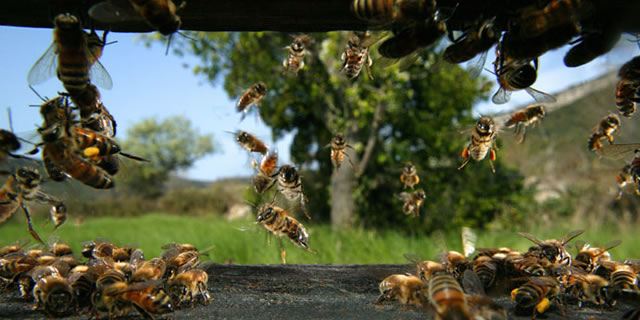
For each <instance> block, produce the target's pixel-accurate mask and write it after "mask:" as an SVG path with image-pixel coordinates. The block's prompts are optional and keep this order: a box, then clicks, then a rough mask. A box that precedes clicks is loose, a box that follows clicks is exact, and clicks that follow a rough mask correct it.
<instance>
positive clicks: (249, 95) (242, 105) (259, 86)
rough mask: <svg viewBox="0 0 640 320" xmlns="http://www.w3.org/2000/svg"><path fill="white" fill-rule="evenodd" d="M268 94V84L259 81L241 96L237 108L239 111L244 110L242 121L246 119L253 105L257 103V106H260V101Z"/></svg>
mask: <svg viewBox="0 0 640 320" xmlns="http://www.w3.org/2000/svg"><path fill="white" fill-rule="evenodd" d="M266 94H267V85H266V84H264V82H258V83H256V84H254V85H253V86H251V88H249V89H247V91H245V92H244V93H243V94H242V96H240V99H239V100H238V103H237V104H236V110H238V112H242V118H241V119H240V121H242V120H244V118H245V117H246V116H247V113H248V112H249V108H251V106H252V105H254V104H255V105H256V107H257V106H258V103H259V102H260V100H262V98H264V96H265V95H266Z"/></svg>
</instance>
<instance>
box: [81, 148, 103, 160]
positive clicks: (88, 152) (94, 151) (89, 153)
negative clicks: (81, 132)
mask: <svg viewBox="0 0 640 320" xmlns="http://www.w3.org/2000/svg"><path fill="white" fill-rule="evenodd" d="M83 153H84V156H85V157H87V158H95V157H97V156H98V154H100V149H98V148H96V147H89V148H86V149H84V151H83Z"/></svg>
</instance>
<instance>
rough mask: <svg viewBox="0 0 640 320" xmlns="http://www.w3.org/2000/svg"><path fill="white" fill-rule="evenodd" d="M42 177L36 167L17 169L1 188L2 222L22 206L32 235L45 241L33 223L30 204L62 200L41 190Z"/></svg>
mask: <svg viewBox="0 0 640 320" xmlns="http://www.w3.org/2000/svg"><path fill="white" fill-rule="evenodd" d="M41 182H42V178H41V176H40V172H39V171H38V169H36V168H30V167H23V168H20V169H17V170H16V171H15V173H12V174H11V175H10V176H9V179H7V181H6V182H5V184H4V186H3V187H2V189H0V223H2V222H5V221H6V220H7V219H9V218H10V217H11V216H12V215H13V214H14V213H15V212H16V211H18V209H19V208H22V211H24V214H25V216H26V217H27V227H28V229H29V233H30V234H31V236H32V237H33V238H34V239H36V240H37V241H39V242H40V243H44V242H43V241H42V239H41V238H40V236H39V235H38V233H37V232H36V231H35V230H34V229H33V226H32V224H31V213H30V212H29V209H28V204H29V203H32V202H40V203H46V204H49V205H54V206H55V205H58V204H60V202H61V201H60V200H58V199H56V198H54V197H53V196H51V195H49V194H46V193H44V192H42V191H40V183H41Z"/></svg>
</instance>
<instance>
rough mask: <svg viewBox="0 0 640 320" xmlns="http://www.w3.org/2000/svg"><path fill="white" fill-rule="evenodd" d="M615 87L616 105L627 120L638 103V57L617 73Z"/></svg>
mask: <svg viewBox="0 0 640 320" xmlns="http://www.w3.org/2000/svg"><path fill="white" fill-rule="evenodd" d="M618 78H620V80H619V81H618V84H617V85H616V105H617V106H618V111H619V112H620V114H622V115H623V116H625V117H627V118H629V117H631V116H632V115H633V113H634V112H635V111H636V103H638V102H640V92H639V90H640V56H637V57H635V58H633V59H631V60H629V61H628V62H627V63H625V64H624V65H623V66H622V67H621V68H620V71H618Z"/></svg>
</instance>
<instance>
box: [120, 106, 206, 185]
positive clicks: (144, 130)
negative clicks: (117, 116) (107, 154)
mask: <svg viewBox="0 0 640 320" xmlns="http://www.w3.org/2000/svg"><path fill="white" fill-rule="evenodd" d="M121 146H122V149H123V150H125V151H126V152H127V153H130V154H134V155H136V156H139V157H142V158H145V159H147V160H149V161H150V163H138V164H135V165H131V166H130V167H129V166H128V168H127V172H126V174H124V175H123V176H124V178H123V179H124V181H123V182H124V184H125V185H126V186H127V188H128V189H129V191H133V192H134V193H138V194H141V195H143V196H150V197H155V196H158V195H160V194H161V193H162V191H163V186H164V183H165V182H166V181H167V179H168V178H169V174H170V173H172V172H175V171H177V170H181V169H187V168H189V167H191V166H192V165H193V163H194V162H195V161H196V160H198V159H199V158H201V157H203V156H205V155H207V154H210V153H212V152H213V150H214V149H213V141H212V136H211V135H200V134H199V133H198V131H197V130H195V129H193V128H192V127H191V121H190V120H189V119H186V118H184V117H181V116H173V117H170V118H167V119H165V120H162V121H158V120H156V119H154V118H150V119H145V120H142V121H141V122H139V123H137V124H136V125H134V126H133V127H131V128H130V129H129V130H128V131H127V139H126V140H125V141H123V142H122V143H121ZM120 176H121V175H118V177H120Z"/></svg>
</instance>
